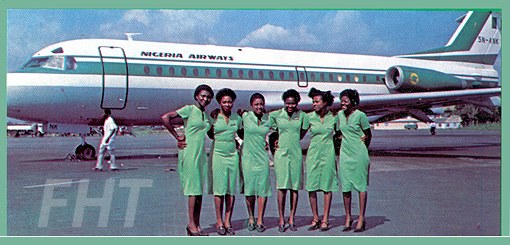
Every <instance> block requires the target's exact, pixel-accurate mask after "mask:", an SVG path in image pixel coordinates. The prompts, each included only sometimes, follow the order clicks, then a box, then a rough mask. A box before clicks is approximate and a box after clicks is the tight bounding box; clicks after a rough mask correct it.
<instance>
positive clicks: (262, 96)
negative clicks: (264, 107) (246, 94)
mask: <svg viewBox="0 0 510 245" xmlns="http://www.w3.org/2000/svg"><path fill="white" fill-rule="evenodd" d="M256 99H261V100H262V101H263V102H264V103H266V99H265V98H264V95H262V94H260V93H254V94H252V95H251V97H250V105H251V104H252V103H253V101H255V100H256Z"/></svg>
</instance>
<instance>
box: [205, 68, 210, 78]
mask: <svg viewBox="0 0 510 245" xmlns="http://www.w3.org/2000/svg"><path fill="white" fill-rule="evenodd" d="M205 76H206V77H210V76H211V70H209V68H205Z"/></svg>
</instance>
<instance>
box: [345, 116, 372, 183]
mask: <svg viewBox="0 0 510 245" xmlns="http://www.w3.org/2000/svg"><path fill="white" fill-rule="evenodd" d="M338 119H339V120H338V121H339V124H340V130H341V131H342V146H341V148H340V181H341V183H342V192H350V191H352V190H356V191H359V192H364V191H366V190H367V185H368V165H369V163H370V159H369V158H368V149H367V147H366V146H365V143H364V142H363V141H362V140H361V137H362V136H363V135H364V133H363V130H365V129H369V128H370V123H369V122H368V118H367V116H366V115H365V113H363V112H362V111H359V110H355V111H353V112H352V113H351V115H350V116H349V120H348V121H347V120H346V118H345V115H344V112H343V111H341V112H339V113H338Z"/></svg>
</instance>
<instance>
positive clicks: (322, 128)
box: [305, 111, 339, 192]
mask: <svg viewBox="0 0 510 245" xmlns="http://www.w3.org/2000/svg"><path fill="white" fill-rule="evenodd" d="M307 116H308V120H307V121H306V123H305V128H309V132H310V134H311V140H310V146H309V147H308V153H307V155H306V190H307V191H325V192H330V191H338V190H339V188H338V174H337V169H336V159H335V158H336V156H335V147H334V144H333V135H334V134H335V129H337V128H338V118H337V117H336V116H334V115H333V113H331V112H328V113H327V114H326V115H325V116H324V122H321V118H320V116H319V115H318V114H317V113H316V112H314V111H313V112H310V113H308V114H307Z"/></svg>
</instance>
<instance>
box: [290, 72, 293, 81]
mask: <svg viewBox="0 0 510 245" xmlns="http://www.w3.org/2000/svg"><path fill="white" fill-rule="evenodd" d="M289 79H290V80H294V72H292V71H291V72H289Z"/></svg>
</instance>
